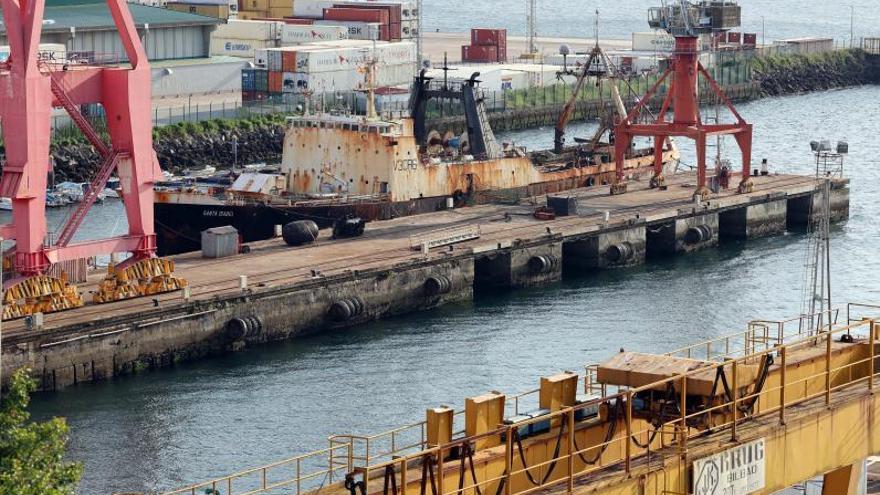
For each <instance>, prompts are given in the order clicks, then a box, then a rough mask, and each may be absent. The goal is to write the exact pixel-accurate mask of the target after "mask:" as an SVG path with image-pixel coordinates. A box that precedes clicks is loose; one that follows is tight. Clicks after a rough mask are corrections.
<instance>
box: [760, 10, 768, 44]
mask: <svg viewBox="0 0 880 495" xmlns="http://www.w3.org/2000/svg"><path fill="white" fill-rule="evenodd" d="M761 45H762V46H767V31H766V30H765V29H764V16H761Z"/></svg>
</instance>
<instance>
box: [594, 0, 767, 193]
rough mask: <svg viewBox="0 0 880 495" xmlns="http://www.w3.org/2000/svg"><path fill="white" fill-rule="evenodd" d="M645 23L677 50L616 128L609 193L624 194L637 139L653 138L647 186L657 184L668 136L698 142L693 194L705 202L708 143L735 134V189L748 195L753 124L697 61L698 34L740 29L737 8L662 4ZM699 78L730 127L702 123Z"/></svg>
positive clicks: (731, 3) (724, 4)
mask: <svg viewBox="0 0 880 495" xmlns="http://www.w3.org/2000/svg"><path fill="white" fill-rule="evenodd" d="M648 23H649V24H650V26H651V27H652V28H654V29H664V30H666V31H667V32H668V33H669V34H671V35H672V36H673V37H674V38H675V49H674V52H673V54H672V59H671V61H670V65H669V68H668V69H666V71H665V72H663V74H662V75H661V76H660V78H659V79H658V80H657V82H656V83H654V85H653V86H652V87H651V88H650V89H649V90H648V92H647V94H645V96H644V97H643V98H642V99H641V101H640V102H639V103H638V105H636V107H635V108H633V110H632V111H631V112H630V113H629V114H628V115H627V117H626V118H625V119H623V120H622V121H620V122H619V123H618V124H617V125H616V126H615V131H614V134H615V138H616V141H615V151H616V162H617V181H616V183H615V184H613V185H612V188H611V193H612V194H619V193H622V192H625V191H626V177H625V175H624V169H623V163H624V158H625V156H626V153H627V151H628V150H629V149H630V147H631V145H632V142H633V139H634V138H635V137H637V136H642V137H653V138H654V150H655V153H654V172H653V173H654V177H652V180H651V183H652V185H655V186H659V185H662V184H663V183H664V179H663V160H662V154H663V143H664V142H665V141H666V139H667V138H669V137H673V136H683V137H687V138H690V139H693V140H694V141H695V142H696V151H697V191H696V192H695V193H694V196H695V197H699V198H701V199H705V198H707V197H708V195H709V189H708V188H707V187H706V140H707V139H708V138H709V137H714V136H725V135H729V136H733V137H734V139H736V142H737V144H738V145H739V148H740V151H741V152H742V181H741V182H740V184H739V188H738V190H739V192H741V193H745V192H750V191H751V190H752V189H753V184H752V181H751V179H750V166H751V159H752V125H751V124H749V123H748V122H746V121H745V119H743V118H742V116H740V114H739V113H738V112H737V111H736V108H734V106H733V104H732V103H731V102H730V100H729V99H728V98H727V96H726V95H725V94H724V91H722V90H721V88H720V87H719V86H718V84H717V83H716V82H715V80H714V79H713V78H712V76H711V75H710V74H709V72H708V71H707V70H706V69H705V67H703V64H701V63H700V59H699V37H700V35H704V34H712V33H717V32H724V31H727V30H730V29H732V28H735V27H738V26H740V24H741V8H740V6H739V5H738V4H737V3H736V2H735V1H716V0H711V1H701V2H688V1H685V0H680V1H670V2H665V1H664V2H663V6H662V7H654V8H652V9H650V11H649V19H648ZM701 75H702V76H703V78H705V79H706V81H707V82H708V84H709V87H710V88H711V90H712V91H713V92H714V93H715V94H716V95H717V97H718V100H719V101H721V102H722V103H723V104H724V105H725V106H726V107H727V108H728V109H729V110H730V112H731V113H732V114H733V117H734V119H735V120H736V121H735V122H734V123H729V124H721V123H714V124H707V123H704V122H703V121H702V119H701V117H700V98H699V94H698V91H699V85H698V82H699V77H700V76H701ZM667 81H668V82H667ZM664 83H667V86H668V88H667V93H666V97H665V99H664V100H663V105H662V106H661V108H660V112H659V113H658V115H657V117H656V119H654V121H653V122H651V123H639V117H640V115H641V112H642V110H643V109H644V108H645V105H646V104H647V103H648V102H649V101H651V99H652V98H653V97H654V96H655V94H657V91H658V89H659V88H660V87H661V85H663V84H664ZM670 108H671V113H672V115H671V118H670V115H669V114H670Z"/></svg>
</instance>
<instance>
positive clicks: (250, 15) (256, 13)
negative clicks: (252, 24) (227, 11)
mask: <svg viewBox="0 0 880 495" xmlns="http://www.w3.org/2000/svg"><path fill="white" fill-rule="evenodd" d="M292 15H293V0H238V15H237V18H238V19H241V20H255V19H261V18H262V19H266V18H277V19H280V18H282V17H290V16H292Z"/></svg>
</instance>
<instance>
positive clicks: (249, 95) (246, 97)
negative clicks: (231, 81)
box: [241, 91, 257, 101]
mask: <svg viewBox="0 0 880 495" xmlns="http://www.w3.org/2000/svg"><path fill="white" fill-rule="evenodd" d="M256 94H257V92H256V91H242V92H241V101H254V100H255V99H257V97H256Z"/></svg>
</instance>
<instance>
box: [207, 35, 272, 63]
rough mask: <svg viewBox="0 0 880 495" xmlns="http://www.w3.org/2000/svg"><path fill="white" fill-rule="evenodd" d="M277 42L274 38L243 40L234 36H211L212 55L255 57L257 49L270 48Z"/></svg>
mask: <svg viewBox="0 0 880 495" xmlns="http://www.w3.org/2000/svg"><path fill="white" fill-rule="evenodd" d="M274 44H275V42H274V41H272V40H242V39H234V38H218V37H214V36H212V37H211V55H212V56H223V55H225V56H228V57H242V58H253V57H254V56H255V55H256V52H257V50H261V49H265V48H269V47H271V46H273V45H274Z"/></svg>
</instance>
